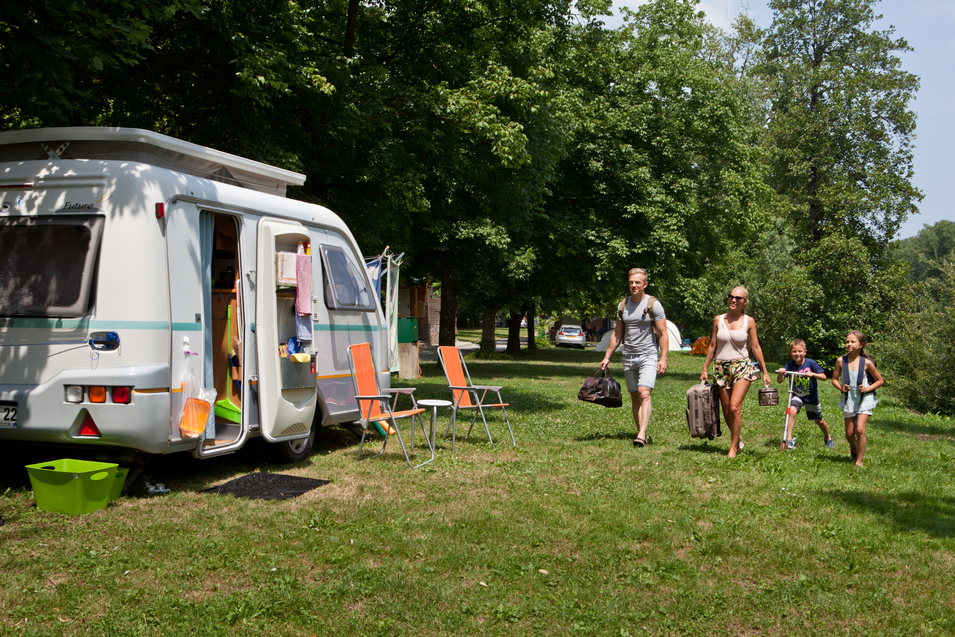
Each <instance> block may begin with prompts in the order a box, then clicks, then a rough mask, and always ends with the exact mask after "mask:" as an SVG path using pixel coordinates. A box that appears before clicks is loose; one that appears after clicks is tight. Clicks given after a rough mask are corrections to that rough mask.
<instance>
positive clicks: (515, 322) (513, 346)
mask: <svg viewBox="0 0 955 637" xmlns="http://www.w3.org/2000/svg"><path fill="white" fill-rule="evenodd" d="M504 351H505V352H507V353H508V354H520V353H521V315H520V314H518V313H517V310H516V309H513V308H512V309H511V310H510V316H509V317H508V319H507V349H505V350H504Z"/></svg>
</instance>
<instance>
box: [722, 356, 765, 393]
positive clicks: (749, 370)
mask: <svg viewBox="0 0 955 637" xmlns="http://www.w3.org/2000/svg"><path fill="white" fill-rule="evenodd" d="M758 378H759V370H757V369H756V365H755V364H754V363H753V361H751V360H750V359H748V358H737V359H736V360H733V361H716V384H717V385H719V386H720V387H725V388H727V389H729V388H730V387H732V386H733V383H735V382H736V381H738V380H748V381H750V382H752V381H754V380H756V379H758Z"/></svg>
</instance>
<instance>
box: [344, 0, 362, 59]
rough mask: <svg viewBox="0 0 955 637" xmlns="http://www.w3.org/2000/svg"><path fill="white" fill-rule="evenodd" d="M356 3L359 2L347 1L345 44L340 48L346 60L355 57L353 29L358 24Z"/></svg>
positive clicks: (354, 0) (356, 0) (355, 0)
mask: <svg viewBox="0 0 955 637" xmlns="http://www.w3.org/2000/svg"><path fill="white" fill-rule="evenodd" d="M358 2H359V0H348V17H347V18H346V19H345V43H344V45H343V46H342V53H343V54H344V55H345V57H346V58H350V57H354V55H355V29H356V28H357V24H358Z"/></svg>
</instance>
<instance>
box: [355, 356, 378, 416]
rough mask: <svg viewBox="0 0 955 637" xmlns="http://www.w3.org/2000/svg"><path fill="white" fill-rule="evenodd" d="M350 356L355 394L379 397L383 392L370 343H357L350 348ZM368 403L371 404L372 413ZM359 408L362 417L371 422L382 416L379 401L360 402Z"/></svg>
mask: <svg viewBox="0 0 955 637" xmlns="http://www.w3.org/2000/svg"><path fill="white" fill-rule="evenodd" d="M348 355H349V356H351V362H352V374H353V378H354V379H355V393H356V394H358V395H359V396H377V395H379V394H380V393H381V392H380V391H379V389H378V375H377V372H375V363H374V361H372V359H371V346H370V345H369V344H368V343H355V344H354V345H350V346H349V347H348ZM368 403H371V411H370V412H369V406H368ZM358 408H359V409H360V410H361V415H362V417H363V418H367V420H368V421H369V422H371V421H374V420H378V419H377V418H375V416H381V406H380V405H379V403H378V401H377V400H368V399H366V400H360V401H359V405H358Z"/></svg>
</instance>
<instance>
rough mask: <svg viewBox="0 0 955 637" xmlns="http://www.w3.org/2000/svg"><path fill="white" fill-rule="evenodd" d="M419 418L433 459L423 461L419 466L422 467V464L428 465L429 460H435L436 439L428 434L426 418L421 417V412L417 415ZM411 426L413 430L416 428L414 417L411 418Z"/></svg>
mask: <svg viewBox="0 0 955 637" xmlns="http://www.w3.org/2000/svg"><path fill="white" fill-rule="evenodd" d="M417 418H418V424H419V425H421V433H423V434H424V441H425V442H426V443H428V449H430V450H431V460H427V461H425V462H422V463H421V464H419V465H418V466H419V467H420V466H422V465H426V464H428V463H429V462H431V461H432V460H434V445H435V441H434V440H431V437H430V436H429V435H428V429H427V428H426V427H425V426H424V419H423V418H421V414H418V415H417ZM411 428H412V430H413V429H414V417H413V418H412V419H411Z"/></svg>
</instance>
